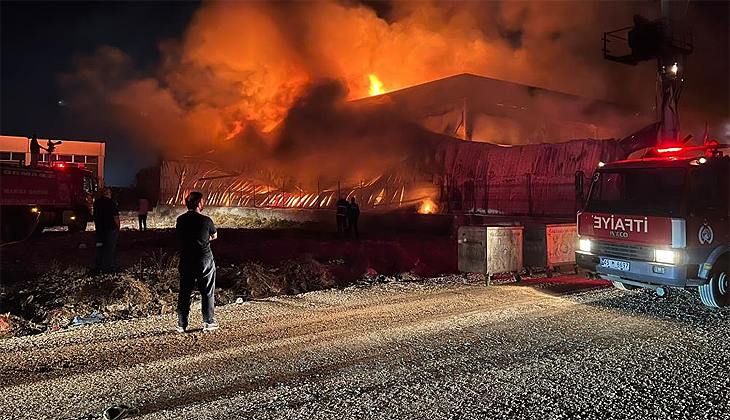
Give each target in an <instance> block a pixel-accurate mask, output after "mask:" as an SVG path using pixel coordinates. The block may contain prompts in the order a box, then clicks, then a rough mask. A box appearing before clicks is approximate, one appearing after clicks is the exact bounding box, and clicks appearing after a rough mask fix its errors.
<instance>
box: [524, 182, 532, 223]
mask: <svg viewBox="0 0 730 420" xmlns="http://www.w3.org/2000/svg"><path fill="white" fill-rule="evenodd" d="M525 177H526V178H527V182H526V186H527V215H528V216H532V175H531V174H527V175H525Z"/></svg>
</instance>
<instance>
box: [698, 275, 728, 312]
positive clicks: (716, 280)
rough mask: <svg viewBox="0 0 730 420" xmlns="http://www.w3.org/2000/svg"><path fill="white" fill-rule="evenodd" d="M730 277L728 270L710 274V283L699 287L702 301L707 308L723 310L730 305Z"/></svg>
mask: <svg viewBox="0 0 730 420" xmlns="http://www.w3.org/2000/svg"><path fill="white" fill-rule="evenodd" d="M729 282H730V276H728V271H727V268H725V269H721V270H717V271H713V272H712V273H710V281H709V282H708V283H707V284H704V285H702V286H700V287H699V291H700V299H701V300H702V303H703V304H705V305H706V306H709V307H712V308H721V307H723V306H729V305H730V284H728V283H729Z"/></svg>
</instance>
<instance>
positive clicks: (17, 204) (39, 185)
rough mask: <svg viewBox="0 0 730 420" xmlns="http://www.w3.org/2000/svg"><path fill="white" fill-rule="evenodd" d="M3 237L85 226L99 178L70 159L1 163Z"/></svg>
mask: <svg viewBox="0 0 730 420" xmlns="http://www.w3.org/2000/svg"><path fill="white" fill-rule="evenodd" d="M0 170H1V171H2V172H0V187H1V188H2V194H0V219H1V223H0V227H1V229H2V230H1V234H0V239H1V240H2V242H8V241H16V240H22V239H24V238H26V237H28V236H29V235H30V234H32V233H33V232H42V231H43V228H44V227H52V226H68V230H69V231H72V232H73V231H81V230H86V224H87V223H88V222H89V221H91V220H92V216H91V215H92V209H93V197H94V194H95V193H96V191H97V190H98V180H97V179H96V177H95V176H94V175H93V173H92V172H91V171H88V170H86V169H84V168H81V167H79V166H77V165H74V164H72V163H68V162H55V163H54V164H53V166H52V167H49V166H42V167H36V168H30V167H18V166H11V165H0Z"/></svg>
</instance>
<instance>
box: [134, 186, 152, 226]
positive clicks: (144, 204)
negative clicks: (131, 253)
mask: <svg viewBox="0 0 730 420" xmlns="http://www.w3.org/2000/svg"><path fill="white" fill-rule="evenodd" d="M137 204H138V205H137V219H138V220H139V230H147V213H149V211H150V202H149V201H147V197H145V195H144V194H142V196H141V197H140V199H139V203H137Z"/></svg>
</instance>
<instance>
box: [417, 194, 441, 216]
mask: <svg viewBox="0 0 730 420" xmlns="http://www.w3.org/2000/svg"><path fill="white" fill-rule="evenodd" d="M437 211H438V206H437V205H436V203H434V202H433V200H431V199H430V198H427V199H425V200H423V201H421V205H420V206H418V213H420V214H432V213H436V212H437Z"/></svg>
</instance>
